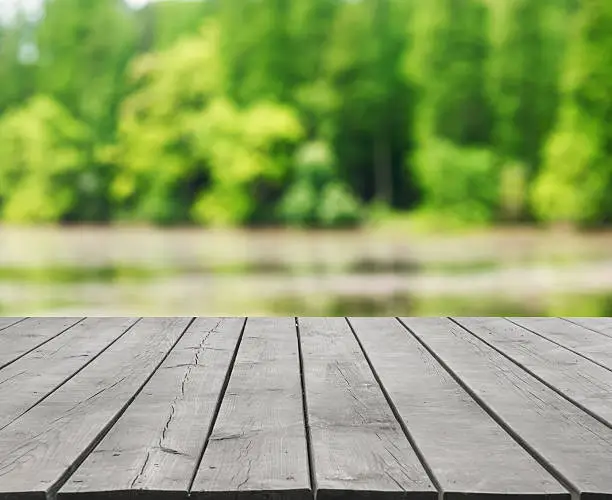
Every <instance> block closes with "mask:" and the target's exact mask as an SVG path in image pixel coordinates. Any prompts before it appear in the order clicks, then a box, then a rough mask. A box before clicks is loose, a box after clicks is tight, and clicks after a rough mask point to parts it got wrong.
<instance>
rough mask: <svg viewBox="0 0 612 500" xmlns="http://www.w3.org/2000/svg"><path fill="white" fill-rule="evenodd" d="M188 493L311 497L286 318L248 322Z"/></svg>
mask: <svg viewBox="0 0 612 500" xmlns="http://www.w3.org/2000/svg"><path fill="white" fill-rule="evenodd" d="M228 493H231V494H229V495H228ZM191 496H195V497H197V498H200V497H202V498H238V497H243V496H244V497H249V498H251V497H261V498H270V497H272V498H287V499H302V498H304V499H306V498H312V493H311V489H310V474H309V465H308V453H307V445H306V431H305V425H304V409H303V405H302V388H301V377H300V371H299V357H298V342H297V332H296V327H295V320H294V319H293V318H253V319H251V318H249V319H248V321H247V324H246V328H245V331H244V334H243V338H242V342H241V345H240V349H239V350H238V356H237V358H236V362H235V364H234V369H233V370H232V375H231V377H230V380H229V385H228V387H227V392H226V393H225V397H224V399H223V403H222V405H221V408H220V411H219V415H218V418H217V420H216V423H215V426H214V430H213V433H212V435H211V437H210V440H209V441H208V444H207V446H206V450H205V452H204V456H203V459H202V463H201V464H200V467H199V469H198V472H197V475H196V477H195V481H194V484H193V487H192V489H191Z"/></svg>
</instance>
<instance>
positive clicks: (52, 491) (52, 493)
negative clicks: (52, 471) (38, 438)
mask: <svg viewBox="0 0 612 500" xmlns="http://www.w3.org/2000/svg"><path fill="white" fill-rule="evenodd" d="M194 321H195V318H193V317H192V318H191V320H189V322H188V323H187V326H185V328H184V329H183V331H182V332H181V334H180V335H178V337H177V339H176V341H174V342H173V343H172V345H171V346H170V349H168V352H166V354H165V355H164V356H163V357H162V359H161V360H160V361H159V363H157V364H156V365H155V367H154V368H153V370H151V373H150V374H149V376H148V377H147V378H146V379H145V381H144V382H143V383H142V384H141V385H140V387H139V388H138V389H137V390H136V392H135V393H134V394H133V395H132V396H131V397H130V398H129V399H128V401H127V402H126V403H125V404H124V405H123V406H122V407H121V408H120V409H119V411H118V412H117V413H116V414H115V416H114V417H113V418H111V419H110V420H109V422H108V423H107V424H106V425H105V426H104V427H103V428H102V430H101V431H100V432H99V433H98V435H97V436H96V437H95V438H94V439H93V440H92V441H91V442H90V443H89V445H88V446H87V447H86V448H85V449H84V450H83V451H82V452H81V453H80V454H79V456H78V457H77V458H76V460H75V461H74V462H73V463H72V464H71V465H70V466H69V467H68V468H67V469H66V470H65V471H64V473H63V474H62V475H61V476H60V477H59V479H58V480H57V481H55V483H53V485H52V486H51V487H50V488H49V490H48V491H47V493H46V495H45V496H46V498H47V500H57V492H58V491H59V490H60V488H61V487H62V486H63V485H64V483H66V481H67V480H68V479H69V478H70V476H71V475H72V474H73V473H74V472H75V471H76V470H77V469H78V468H79V467H80V466H81V464H82V463H83V462H84V461H85V459H86V458H87V457H88V456H89V454H90V453H91V452H92V451H93V450H94V449H95V448H96V446H98V444H100V442H101V441H102V440H103V439H104V438H105V437H106V435H107V434H108V433H109V432H110V430H111V429H112V428H113V426H114V425H115V424H116V423H117V421H118V420H119V419H120V418H121V417H122V416H123V414H124V413H125V412H126V411H127V409H128V407H129V406H130V405H131V404H132V403H133V402H134V400H135V399H136V398H137V397H138V395H139V394H140V393H141V392H142V390H143V389H144V388H145V387H146V385H147V384H148V383H149V380H151V378H152V377H153V375H155V373H156V372H157V370H158V369H159V367H160V366H161V365H162V364H163V363H164V361H166V359H167V358H168V356H169V355H170V353H171V352H172V350H173V349H174V348H175V347H176V345H177V344H178V343H179V342H180V340H181V339H182V338H183V336H184V335H185V333H186V332H187V330H189V328H190V327H191V325H192V324H193V323H194Z"/></svg>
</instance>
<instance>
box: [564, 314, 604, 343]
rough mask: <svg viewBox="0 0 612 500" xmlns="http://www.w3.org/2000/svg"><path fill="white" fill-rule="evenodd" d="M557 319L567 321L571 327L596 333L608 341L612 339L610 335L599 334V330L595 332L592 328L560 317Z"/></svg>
mask: <svg viewBox="0 0 612 500" xmlns="http://www.w3.org/2000/svg"><path fill="white" fill-rule="evenodd" d="M559 319H562V320H563V321H567V322H568V323H571V324H572V325H576V326H579V327H580V328H584V329H586V330H591V331H592V332H595V333H598V334H599V335H603V336H604V337H608V338H609V339H610V338H612V335H610V334H608V333H604V332H600V331H599V330H595V329H594V328H591V327H589V326H585V325H583V324H581V323H576V322H575V321H572V320H571V319H569V318H561V317H559Z"/></svg>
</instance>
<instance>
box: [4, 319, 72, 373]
mask: <svg viewBox="0 0 612 500" xmlns="http://www.w3.org/2000/svg"><path fill="white" fill-rule="evenodd" d="M83 319H84V318H28V319H26V320H24V321H20V322H19V323H15V324H13V325H12V326H9V327H7V328H6V329H5V330H3V331H2V334H1V335H0V369H2V368H4V367H5V366H7V365H9V364H11V363H13V362H14V361H16V360H18V359H19V358H21V357H22V356H24V355H26V354H27V353H28V352H30V351H32V350H34V349H36V348H37V347H40V346H41V345H42V344H44V343H45V342H48V341H49V340H51V339H53V338H55V337H57V336H58V335H60V334H62V333H64V332H65V331H66V330H68V329H69V328H70V327H71V326H73V325H76V324H77V323H78V322H79V321H82V320H83Z"/></svg>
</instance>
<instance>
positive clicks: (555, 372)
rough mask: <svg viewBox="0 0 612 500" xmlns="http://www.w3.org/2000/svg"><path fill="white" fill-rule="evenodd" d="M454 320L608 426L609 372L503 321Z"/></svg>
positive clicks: (611, 418) (611, 421) (611, 415)
mask: <svg viewBox="0 0 612 500" xmlns="http://www.w3.org/2000/svg"><path fill="white" fill-rule="evenodd" d="M454 320H455V321H456V322H457V323H459V324H461V325H462V326H463V327H465V328H466V329H467V330H469V331H470V332H471V333H472V334H474V335H475V336H476V337H478V338H480V339H481V340H483V341H484V342H487V343H488V344H489V345H491V346H492V347H494V348H495V349H497V350H498V351H500V352H502V353H503V354H505V355H506V356H507V357H509V358H510V359H512V360H513V361H514V362H515V363H517V364H518V365H519V366H521V368H523V369H525V370H528V371H529V372H530V373H532V374H533V375H534V376H536V377H538V378H539V379H540V380H541V381H542V382H544V383H546V384H548V385H549V386H550V387H552V388H553V389H555V390H556V391H558V392H559V393H561V394H563V395H564V396H566V397H567V398H568V399H570V400H571V401H572V402H573V403H574V404H577V405H579V406H580V407H581V408H582V409H583V410H585V411H587V412H589V413H590V414H592V415H594V416H596V418H599V419H600V420H602V421H604V422H606V423H607V424H608V425H609V426H610V427H612V371H609V370H606V369H605V368H602V367H601V366H598V365H596V364H595V363H592V362H591V361H589V360H588V359H585V358H583V357H582V356H579V355H577V354H574V353H573V352H571V351H568V350H567V349H564V348H563V347H560V346H558V345H557V344H555V343H553V342H549V341H548V340H546V339H543V338H542V337H539V336H538V335H535V334H534V333H532V332H530V331H529V330H525V329H524V328H521V327H519V326H517V325H515V324H514V323H511V322H510V321H507V320H506V319H503V318H454Z"/></svg>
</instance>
